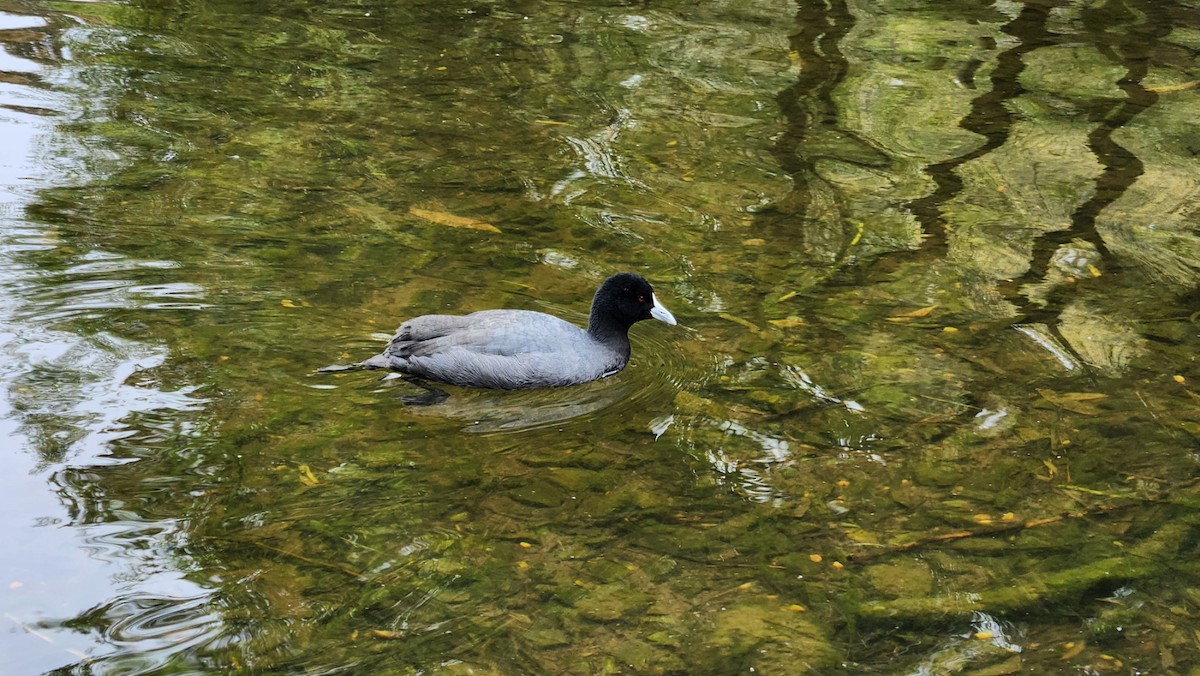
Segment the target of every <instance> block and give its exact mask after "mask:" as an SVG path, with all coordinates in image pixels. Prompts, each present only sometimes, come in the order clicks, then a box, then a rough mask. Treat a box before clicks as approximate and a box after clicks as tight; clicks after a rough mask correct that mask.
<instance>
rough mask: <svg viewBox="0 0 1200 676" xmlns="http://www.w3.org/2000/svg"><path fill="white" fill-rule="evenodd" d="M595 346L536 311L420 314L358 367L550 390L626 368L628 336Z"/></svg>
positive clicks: (587, 336)
mask: <svg viewBox="0 0 1200 676" xmlns="http://www.w3.org/2000/svg"><path fill="white" fill-rule="evenodd" d="M615 338H616V340H612V339H611V338H610V340H608V341H605V342H601V341H599V340H597V339H595V338H593V337H592V336H591V335H590V334H589V333H588V332H587V331H584V330H583V329H581V328H579V327H578V326H575V325H574V324H571V323H570V322H566V321H563V320H561V319H559V318H557V317H553V316H551V315H548V314H544V313H541V312H531V311H528V310H484V311H482V312H475V313H472V314H469V315H425V316H423V317H417V318H415V319H411V320H409V321H407V322H405V323H404V324H402V325H401V326H400V328H399V329H398V330H397V331H396V335H395V336H393V337H392V340H391V342H389V343H388V346H387V349H385V350H384V351H383V354H380V355H377V356H375V357H372V358H371V359H368V360H366V361H364V362H362V366H365V367H369V368H386V369H392V370H395V371H400V372H401V373H408V374H411V375H414V376H422V377H425V378H430V379H432V380H438V381H441V382H446V383H453V384H455V385H467V386H470V387H488V388H497V389H507V390H515V389H524V388H529V387H555V386H560V385H574V384H577V383H585V382H588V381H590V380H596V379H597V378H603V377H604V376H607V375H611V374H613V373H616V372H617V371H620V370H621V369H623V368H625V365H626V364H627V363H629V339H628V337H626V336H616V337H615Z"/></svg>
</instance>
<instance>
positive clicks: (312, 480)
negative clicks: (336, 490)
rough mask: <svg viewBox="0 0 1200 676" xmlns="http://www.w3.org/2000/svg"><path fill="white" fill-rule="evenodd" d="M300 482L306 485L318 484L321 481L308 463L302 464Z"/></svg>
mask: <svg viewBox="0 0 1200 676" xmlns="http://www.w3.org/2000/svg"><path fill="white" fill-rule="evenodd" d="M300 483H302V484H304V485H305V486H316V485H317V484H319V483H321V482H320V481H318V480H317V476H316V475H315V474H313V473H312V470H311V469H309V468H308V465H300Z"/></svg>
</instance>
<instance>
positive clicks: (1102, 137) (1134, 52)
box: [1002, 0, 1172, 325]
mask: <svg viewBox="0 0 1200 676" xmlns="http://www.w3.org/2000/svg"><path fill="white" fill-rule="evenodd" d="M1081 20H1082V23H1083V25H1084V27H1085V28H1086V29H1087V32H1086V33H1083V34H1082V35H1073V36H1072V39H1073V40H1076V41H1079V40H1081V39H1083V40H1084V42H1086V43H1088V44H1094V45H1095V46H1096V47H1097V49H1098V50H1099V52H1100V53H1101V54H1103V55H1104V56H1105V57H1106V58H1108V59H1109V60H1111V61H1112V62H1113V63H1114V64H1117V65H1119V66H1120V67H1122V68H1124V69H1126V72H1125V75H1124V76H1123V77H1121V79H1119V80H1118V81H1117V83H1116V84H1117V86H1118V87H1120V89H1121V91H1123V92H1124V93H1125V95H1126V99H1125V100H1124V101H1119V102H1113V101H1109V100H1097V101H1094V102H1088V103H1087V104H1084V106H1083V107H1084V110H1085V111H1086V112H1087V115H1088V117H1089V119H1090V120H1091V121H1092V122H1093V123H1095V124H1096V127H1095V129H1094V130H1093V131H1092V132H1091V133H1090V134H1089V135H1088V147H1089V149H1090V150H1091V151H1092V152H1093V153H1095V155H1096V158H1097V159H1098V160H1099V161H1100V163H1101V164H1102V165H1103V167H1104V171H1103V173H1101V174H1100V176H1098V177H1097V178H1096V188H1095V192H1094V194H1093V195H1092V197H1091V198H1090V199H1088V200H1087V201H1086V202H1084V203H1083V204H1081V205H1080V206H1079V208H1078V209H1076V210H1075V212H1074V213H1072V214H1071V225H1070V227H1069V228H1064V229H1061V230H1055V231H1050V232H1047V233H1044V234H1043V235H1041V236H1040V237H1038V239H1037V240H1036V241H1035V242H1034V245H1033V252H1032V255H1031V257H1030V264H1029V270H1028V271H1027V272H1026V273H1025V274H1024V275H1022V276H1021V277H1018V278H1016V279H1014V280H1012V281H1011V282H1008V283H1006V284H1004V285H1003V286H1002V289H1003V290H1004V292H1005V294H1006V295H1007V296H1008V297H1009V298H1010V299H1012V300H1013V301H1014V302H1016V303H1017V304H1018V305H1019V306H1020V307H1021V308H1022V312H1023V315H1024V316H1023V318H1022V321H1029V322H1046V323H1049V324H1051V325H1053V323H1054V322H1055V321H1056V320H1057V318H1058V315H1059V313H1060V312H1062V309H1063V307H1064V306H1065V305H1066V304H1067V303H1069V302H1071V300H1072V299H1074V298H1075V297H1077V296H1078V294H1079V287H1075V288H1072V287H1070V286H1059V287H1058V288H1057V289H1056V291H1055V292H1054V293H1052V294H1051V295H1050V296H1049V297H1048V298H1046V299H1044V300H1042V301H1041V302H1038V301H1032V302H1031V301H1029V300H1023V299H1022V298H1021V296H1020V294H1021V291H1022V289H1023V287H1025V286H1026V285H1028V284H1036V283H1038V282H1040V281H1042V280H1043V279H1044V278H1045V276H1046V273H1047V271H1048V270H1049V268H1050V266H1051V264H1052V261H1053V258H1054V256H1055V255H1056V253H1058V252H1059V251H1060V249H1061V248H1062V247H1064V246H1067V245H1069V244H1070V243H1071V242H1072V241H1073V240H1076V239H1081V240H1083V241H1085V242H1087V243H1089V244H1091V245H1092V246H1093V247H1094V248H1095V250H1096V252H1097V253H1099V254H1100V255H1101V256H1102V257H1103V259H1104V261H1105V263H1106V273H1107V274H1108V275H1110V276H1111V277H1115V276H1118V275H1120V274H1121V269H1122V268H1121V261H1120V259H1119V258H1117V257H1115V256H1113V255H1112V253H1111V252H1110V251H1109V248H1108V245H1107V244H1106V242H1105V241H1104V237H1103V236H1102V235H1101V234H1100V232H1098V231H1097V229H1096V219H1097V216H1099V214H1100V213H1101V212H1102V211H1104V209H1105V208H1107V207H1108V206H1109V205H1111V204H1113V203H1114V202H1116V201H1117V200H1118V199H1120V198H1121V196H1122V195H1124V194H1125V192H1126V190H1127V189H1128V188H1129V187H1130V186H1131V185H1133V182H1134V181H1136V180H1137V179H1138V177H1139V176H1141V175H1142V172H1143V164H1142V161H1141V160H1140V159H1138V158H1137V156H1135V155H1134V154H1133V153H1131V152H1130V151H1129V150H1127V149H1125V148H1124V147H1122V146H1121V145H1120V144H1118V143H1117V142H1116V141H1114V140H1113V133H1114V132H1116V131H1118V130H1119V129H1121V128H1122V127H1124V126H1125V125H1127V124H1129V122H1130V121H1131V120H1133V119H1134V117H1136V116H1137V115H1139V114H1141V113H1142V112H1143V111H1145V110H1146V109H1147V108H1149V107H1150V106H1152V105H1154V103H1155V101H1156V100H1157V99H1158V96H1157V94H1155V93H1154V92H1151V91H1149V90H1147V89H1146V88H1145V87H1144V86H1142V81H1143V80H1144V79H1145V78H1146V76H1147V75H1148V73H1149V70H1150V67H1151V65H1152V63H1153V57H1154V55H1155V54H1156V53H1159V52H1160V51H1161V50H1162V45H1161V40H1162V39H1163V38H1164V37H1166V36H1167V35H1169V34H1170V33H1171V30H1172V24H1171V23H1170V21H1169V19H1168V18H1167V16H1166V13H1165V11H1164V6H1163V4H1162V3H1151V2H1141V3H1136V4H1134V5H1131V4H1130V3H1127V2H1125V1H1123V0H1122V1H1113V2H1106V3H1104V4H1101V5H1097V6H1095V7H1091V8H1088V9H1086V10H1085V11H1083V12H1082V14H1081ZM1111 277H1110V279H1107V280H1105V282H1104V283H1105V284H1111V283H1113V282H1112V279H1111Z"/></svg>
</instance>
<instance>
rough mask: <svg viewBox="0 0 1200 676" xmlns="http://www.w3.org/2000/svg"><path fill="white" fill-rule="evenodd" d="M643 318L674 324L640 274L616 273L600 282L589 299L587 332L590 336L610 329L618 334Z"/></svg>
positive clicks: (672, 316)
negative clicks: (589, 314) (589, 315)
mask: <svg viewBox="0 0 1200 676" xmlns="http://www.w3.org/2000/svg"><path fill="white" fill-rule="evenodd" d="M643 319H658V320H660V321H663V322H666V323H667V324H675V317H674V315H672V314H671V313H670V311H668V310H667V308H665V307H663V306H662V305H661V304H660V303H659V302H658V299H657V298H655V296H654V289H653V288H651V286H650V282H647V281H646V280H645V278H643V277H642V276H641V275H637V274H634V273H632V272H619V273H617V274H615V275H613V276H612V277H609V278H608V279H606V280H604V283H603V284H601V285H600V289H599V290H598V291H596V297H595V298H594V299H592V316H591V320H590V322H589V323H588V332H589V333H592V334H593V335H598V334H601V333H607V332H610V331H613V330H617V331H620V332H622V333H624V332H626V331H628V330H629V327H630V326H633V325H634V323H636V322H640V321H642V320H643Z"/></svg>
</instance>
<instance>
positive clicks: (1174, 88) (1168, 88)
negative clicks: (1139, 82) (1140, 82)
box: [1146, 80, 1200, 94]
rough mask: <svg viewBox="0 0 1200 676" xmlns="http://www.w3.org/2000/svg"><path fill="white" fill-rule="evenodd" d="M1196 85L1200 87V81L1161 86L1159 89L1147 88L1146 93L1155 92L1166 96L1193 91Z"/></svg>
mask: <svg viewBox="0 0 1200 676" xmlns="http://www.w3.org/2000/svg"><path fill="white" fill-rule="evenodd" d="M1196 85H1200V80H1192V81H1191V82H1181V83H1179V84H1172V85H1159V86H1157V87H1146V91H1148V92H1154V93H1155V94H1166V93H1168V92H1181V91H1184V90H1187V89H1191V88H1192V87H1195V86H1196Z"/></svg>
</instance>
